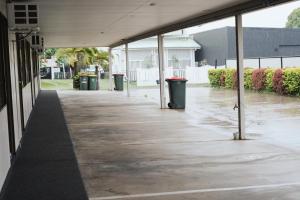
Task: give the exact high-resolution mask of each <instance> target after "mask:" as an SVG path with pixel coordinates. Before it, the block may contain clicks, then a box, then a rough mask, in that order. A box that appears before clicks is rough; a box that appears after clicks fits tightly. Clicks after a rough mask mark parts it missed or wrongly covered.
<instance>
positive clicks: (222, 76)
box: [220, 72, 226, 87]
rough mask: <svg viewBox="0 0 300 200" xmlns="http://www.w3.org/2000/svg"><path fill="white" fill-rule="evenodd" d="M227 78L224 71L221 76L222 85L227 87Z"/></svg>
mask: <svg viewBox="0 0 300 200" xmlns="http://www.w3.org/2000/svg"><path fill="white" fill-rule="evenodd" d="M225 80H226V77H225V72H223V73H222V74H221V76H220V86H221V87H225Z"/></svg>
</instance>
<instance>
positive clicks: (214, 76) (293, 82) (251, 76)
mask: <svg viewBox="0 0 300 200" xmlns="http://www.w3.org/2000/svg"><path fill="white" fill-rule="evenodd" d="M209 80H210V83H211V85H212V86H213V87H225V88H231V89H234V88H236V87H237V71H236V70H235V69H211V70H209ZM244 85H245V88H246V89H253V90H258V91H262V90H266V91H269V92H275V93H277V94H280V95H283V94H286V95H293V96H300V68H286V69H284V70H283V69H255V70H254V69H250V68H248V69H247V68H246V69H245V71H244Z"/></svg>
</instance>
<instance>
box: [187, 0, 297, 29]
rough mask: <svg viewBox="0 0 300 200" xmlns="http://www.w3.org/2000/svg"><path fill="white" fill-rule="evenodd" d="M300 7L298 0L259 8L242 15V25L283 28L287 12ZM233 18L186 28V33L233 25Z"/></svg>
mask: <svg viewBox="0 0 300 200" xmlns="http://www.w3.org/2000/svg"><path fill="white" fill-rule="evenodd" d="M299 7H300V0H298V1H294V2H291V3H286V4H282V5H280V6H275V7H271V8H268V9H263V10H259V11H256V12H252V13H248V14H245V15H243V26H246V27H273V28H283V27H285V24H286V22H287V18H288V16H289V14H290V13H291V12H292V11H293V10H294V9H296V8H299ZM234 25H235V22H234V18H233V17H232V18H228V19H224V20H220V21H217V22H213V23H208V24H204V25H202V26H198V27H192V28H189V29H187V32H188V33H197V32H201V31H206V30H210V29H215V28H221V27H224V26H234Z"/></svg>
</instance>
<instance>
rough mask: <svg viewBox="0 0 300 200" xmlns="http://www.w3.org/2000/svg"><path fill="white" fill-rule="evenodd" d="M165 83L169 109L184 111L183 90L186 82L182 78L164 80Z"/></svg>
mask: <svg viewBox="0 0 300 200" xmlns="http://www.w3.org/2000/svg"><path fill="white" fill-rule="evenodd" d="M166 81H167V82H168V85H169V96H170V102H169V103H168V106H169V108H171V109H185V90H186V82H187V80H186V79H184V78H178V77H173V78H168V79H166Z"/></svg>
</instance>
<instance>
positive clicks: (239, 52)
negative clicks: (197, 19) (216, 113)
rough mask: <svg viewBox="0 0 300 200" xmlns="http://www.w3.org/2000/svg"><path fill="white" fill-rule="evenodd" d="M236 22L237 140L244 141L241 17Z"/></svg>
mask: <svg viewBox="0 0 300 200" xmlns="http://www.w3.org/2000/svg"><path fill="white" fill-rule="evenodd" d="M235 22H236V27H235V29H236V55H237V79H238V121H239V132H238V133H239V140H244V139H245V105H244V93H245V88H244V49H243V48H244V44H243V24H242V15H241V14H239V15H236V16H235Z"/></svg>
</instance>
